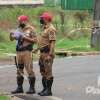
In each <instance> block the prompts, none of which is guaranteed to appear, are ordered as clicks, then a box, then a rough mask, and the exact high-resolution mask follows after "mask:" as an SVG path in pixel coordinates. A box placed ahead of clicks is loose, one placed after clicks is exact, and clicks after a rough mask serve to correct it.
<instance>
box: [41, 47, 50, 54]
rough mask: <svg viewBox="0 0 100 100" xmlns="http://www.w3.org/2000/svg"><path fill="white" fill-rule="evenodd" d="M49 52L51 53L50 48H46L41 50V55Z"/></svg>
mask: <svg viewBox="0 0 100 100" xmlns="http://www.w3.org/2000/svg"><path fill="white" fill-rule="evenodd" d="M49 51H50V48H49V47H48V46H45V47H43V48H41V49H40V52H41V53H48V52H49Z"/></svg>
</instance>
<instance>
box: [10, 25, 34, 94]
mask: <svg viewBox="0 0 100 100" xmlns="http://www.w3.org/2000/svg"><path fill="white" fill-rule="evenodd" d="M18 31H20V32H21V33H22V36H20V38H19V39H18V40H17V46H16V52H17V65H18V68H17V84H18V88H17V89H16V90H15V91H13V92H12V93H20V92H21V93H22V92H23V87H22V85H23V81H24V77H23V73H24V67H25V69H26V71H27V73H28V76H29V77H28V79H29V84H30V88H29V91H28V92H27V93H35V89H34V85H35V74H34V71H33V63H32V49H33V42H30V41H28V40H25V39H24V37H26V38H27V37H28V38H30V39H34V38H35V37H36V36H35V33H34V28H33V27H32V26H30V25H26V26H25V28H23V29H21V28H19V29H18Z"/></svg>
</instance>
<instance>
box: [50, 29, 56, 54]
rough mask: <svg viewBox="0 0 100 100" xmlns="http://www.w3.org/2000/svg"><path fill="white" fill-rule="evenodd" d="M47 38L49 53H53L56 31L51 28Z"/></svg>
mask: <svg viewBox="0 0 100 100" xmlns="http://www.w3.org/2000/svg"><path fill="white" fill-rule="evenodd" d="M49 40H50V52H49V54H50V55H53V54H54V48H55V41H56V33H55V31H54V30H51V31H50V33H49Z"/></svg>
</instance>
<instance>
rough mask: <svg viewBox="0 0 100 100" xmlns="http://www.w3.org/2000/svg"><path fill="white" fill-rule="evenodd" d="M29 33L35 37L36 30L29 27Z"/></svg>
mask: <svg viewBox="0 0 100 100" xmlns="http://www.w3.org/2000/svg"><path fill="white" fill-rule="evenodd" d="M30 35H31V37H36V31H35V29H34V27H32V28H31V32H30Z"/></svg>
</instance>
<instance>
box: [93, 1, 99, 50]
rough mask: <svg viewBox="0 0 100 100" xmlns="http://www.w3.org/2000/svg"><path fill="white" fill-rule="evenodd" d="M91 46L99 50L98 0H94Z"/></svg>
mask: <svg viewBox="0 0 100 100" xmlns="http://www.w3.org/2000/svg"><path fill="white" fill-rule="evenodd" d="M93 12H94V13H93V14H94V15H93V28H92V35H91V47H93V48H96V49H98V50H100V0H94V9H93Z"/></svg>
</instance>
